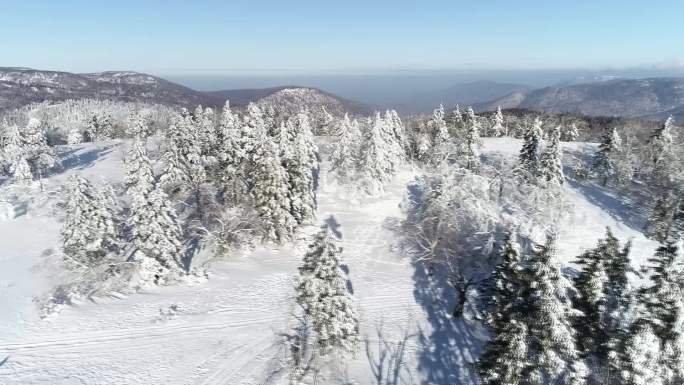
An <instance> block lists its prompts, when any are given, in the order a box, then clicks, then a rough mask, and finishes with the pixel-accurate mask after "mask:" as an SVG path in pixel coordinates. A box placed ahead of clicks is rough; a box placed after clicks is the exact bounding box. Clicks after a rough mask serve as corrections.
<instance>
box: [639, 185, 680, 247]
mask: <svg viewBox="0 0 684 385" xmlns="http://www.w3.org/2000/svg"><path fill="white" fill-rule="evenodd" d="M683 230H684V199H683V198H682V192H681V191H678V189H677V188H668V189H666V190H665V191H663V193H662V196H661V197H660V198H658V199H657V200H656V201H655V204H654V205H653V208H652V209H651V213H650V215H649V217H648V222H647V224H646V232H647V233H648V235H649V236H650V237H652V238H653V239H655V240H657V241H659V242H666V241H667V240H671V239H672V240H676V239H678V238H679V237H680V236H681V234H682V233H681V232H682V231H683Z"/></svg>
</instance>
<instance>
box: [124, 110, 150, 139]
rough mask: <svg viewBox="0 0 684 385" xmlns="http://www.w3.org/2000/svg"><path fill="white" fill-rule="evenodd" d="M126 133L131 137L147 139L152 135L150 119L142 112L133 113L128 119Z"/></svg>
mask: <svg viewBox="0 0 684 385" xmlns="http://www.w3.org/2000/svg"><path fill="white" fill-rule="evenodd" d="M127 123H128V125H127V127H126V131H127V133H128V135H130V136H132V137H134V138H135V137H140V138H147V137H148V136H150V135H152V129H151V127H150V118H149V116H148V115H147V114H146V113H144V112H143V111H135V112H133V113H132V114H131V115H130V116H129V117H128V122H127Z"/></svg>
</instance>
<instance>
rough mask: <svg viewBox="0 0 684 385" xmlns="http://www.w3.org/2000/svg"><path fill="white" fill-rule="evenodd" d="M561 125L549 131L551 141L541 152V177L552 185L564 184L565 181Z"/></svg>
mask: <svg viewBox="0 0 684 385" xmlns="http://www.w3.org/2000/svg"><path fill="white" fill-rule="evenodd" d="M560 135H561V132H560V127H559V126H558V127H556V128H554V129H552V130H551V132H549V141H548V144H547V145H546V147H545V148H544V150H543V151H542V154H541V160H540V166H541V170H540V171H541V172H540V174H541V175H540V176H541V178H542V179H543V180H544V181H546V183H549V184H551V185H562V184H563V182H564V181H565V177H564V175H563V163H562V161H561V158H562V156H563V154H562V150H561V145H560Z"/></svg>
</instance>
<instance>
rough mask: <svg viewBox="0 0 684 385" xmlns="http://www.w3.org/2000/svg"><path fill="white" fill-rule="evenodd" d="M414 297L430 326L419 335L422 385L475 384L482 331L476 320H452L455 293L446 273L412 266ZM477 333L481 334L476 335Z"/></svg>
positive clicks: (422, 265)
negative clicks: (475, 364)
mask: <svg viewBox="0 0 684 385" xmlns="http://www.w3.org/2000/svg"><path fill="white" fill-rule="evenodd" d="M414 267H415V272H414V274H413V280H414V292H413V294H414V297H415V299H416V301H417V302H418V303H419V304H420V305H421V306H422V307H423V309H424V310H425V314H426V315H427V320H428V322H429V323H430V329H431V330H429V331H426V330H421V331H420V333H419V334H418V342H419V346H421V352H420V357H419V362H418V370H419V371H420V372H423V373H424V374H425V377H424V379H423V382H422V383H423V384H424V385H428V384H429V385H456V384H463V385H465V384H476V383H477V376H476V373H475V371H474V368H473V363H474V362H475V360H476V359H477V357H479V356H480V353H481V351H482V345H483V341H482V340H483V338H486V336H483V333H481V331H480V329H481V328H482V327H481V326H480V325H479V324H478V323H477V321H471V320H468V319H466V318H465V317H460V318H456V319H455V318H454V317H453V316H452V313H451V310H452V309H453V308H454V305H455V302H456V301H455V299H456V292H455V290H454V289H453V288H452V287H451V286H450V285H449V284H448V281H447V274H446V272H445V271H443V269H439V268H438V267H426V265H425V264H424V263H423V262H420V261H419V262H415V263H414ZM478 331H480V332H478Z"/></svg>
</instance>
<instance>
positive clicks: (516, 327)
mask: <svg viewBox="0 0 684 385" xmlns="http://www.w3.org/2000/svg"><path fill="white" fill-rule="evenodd" d="M501 257H502V258H501V263H500V264H499V265H498V266H497V267H496V268H495V269H494V273H493V276H492V284H493V293H492V302H493V306H494V309H493V313H492V319H491V326H492V332H493V338H492V339H491V340H490V341H489V343H488V344H487V346H486V347H485V351H484V353H483V354H482V355H481V356H480V358H479V360H478V363H477V371H478V374H479V375H480V380H481V381H482V384H483V385H503V384H520V383H522V381H523V371H524V369H525V367H526V366H527V360H528V346H527V342H528V335H527V325H526V323H525V310H526V308H525V302H524V300H523V299H522V298H521V297H520V282H521V277H520V273H521V267H520V265H519V264H520V260H519V252H518V245H517V242H516V240H515V235H514V234H509V235H508V236H507V238H506V241H505V243H504V247H503V249H502V250H501Z"/></svg>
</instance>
